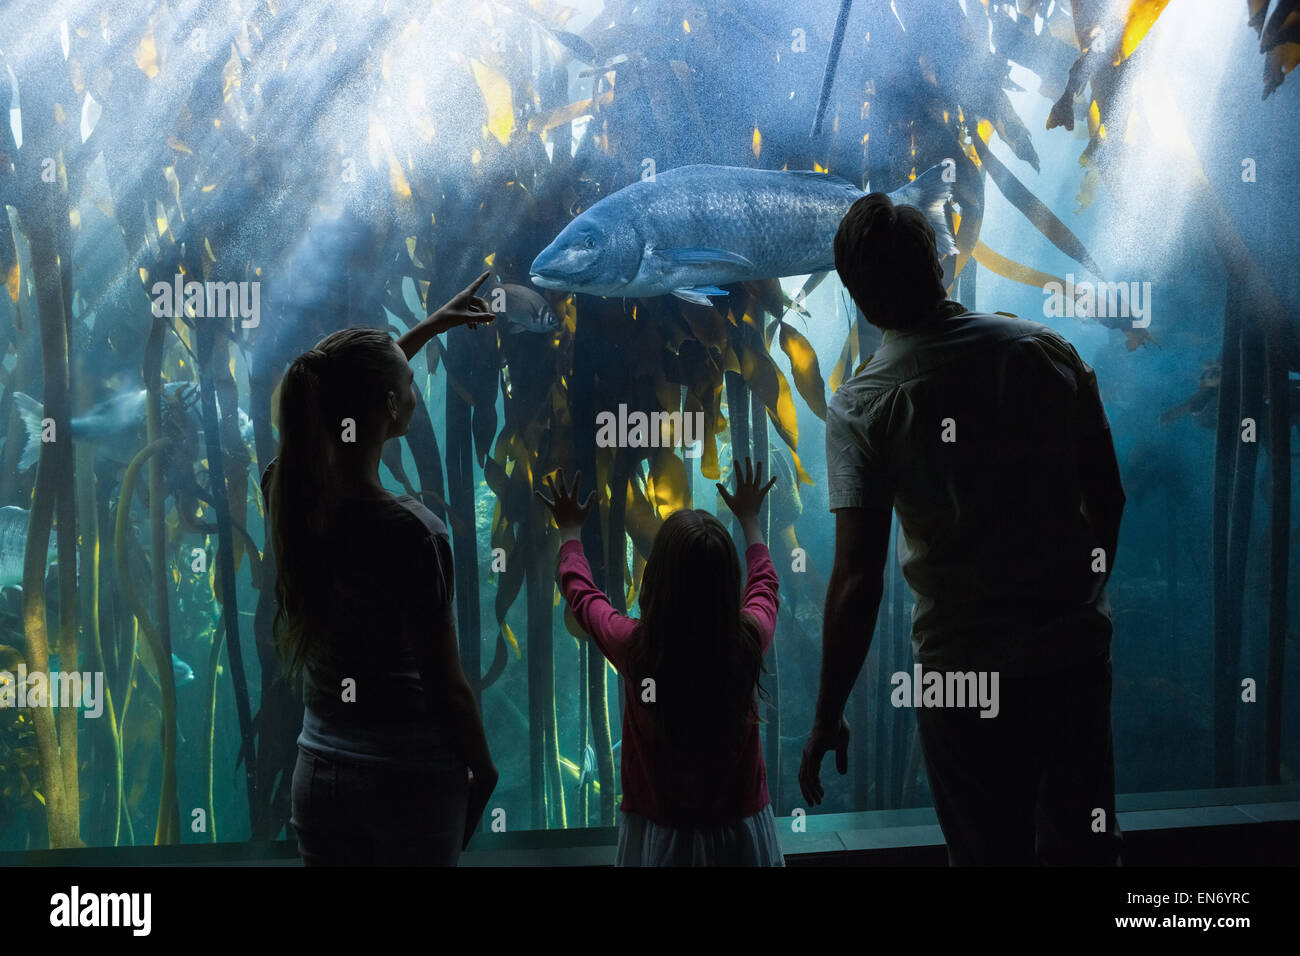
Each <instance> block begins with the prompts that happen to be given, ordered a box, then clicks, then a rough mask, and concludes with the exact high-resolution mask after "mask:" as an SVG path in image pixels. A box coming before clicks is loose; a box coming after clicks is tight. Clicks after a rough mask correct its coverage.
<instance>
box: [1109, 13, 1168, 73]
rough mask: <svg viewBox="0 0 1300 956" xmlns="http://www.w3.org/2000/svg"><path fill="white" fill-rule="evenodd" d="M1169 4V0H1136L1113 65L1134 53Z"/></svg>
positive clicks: (1117, 64) (1126, 22) (1118, 63)
mask: <svg viewBox="0 0 1300 956" xmlns="http://www.w3.org/2000/svg"><path fill="white" fill-rule="evenodd" d="M1168 5H1169V0H1134V2H1133V5H1132V6H1131V7H1129V8H1128V19H1127V20H1126V21H1125V22H1124V36H1123V39H1122V40H1120V45H1119V50H1118V51H1116V53H1115V60H1114V63H1113V64H1112V65H1113V66H1119V65H1120V63H1122V62H1123V61H1124V60H1127V59H1128V58H1129V57H1130V56H1132V55H1133V51H1134V50H1136V49H1137V47H1138V44H1139V43H1141V42H1142V38H1143V37H1144V36H1146V35H1147V31H1148V30H1150V29H1151V28H1152V27H1153V26H1155V23H1156V20H1157V19H1159V17H1160V14H1161V13H1163V12H1164V9H1165V7H1167V6H1168Z"/></svg>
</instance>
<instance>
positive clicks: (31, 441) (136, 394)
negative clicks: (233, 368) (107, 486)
mask: <svg viewBox="0 0 1300 956" xmlns="http://www.w3.org/2000/svg"><path fill="white" fill-rule="evenodd" d="M163 393H164V396H163V397H164V402H163V406H164V415H166V414H167V412H168V409H169V408H171V407H173V406H175V407H179V408H180V409H181V410H183V411H184V412H185V413H187V414H188V415H189V416H190V418H191V422H192V428H193V429H194V430H197V429H198V428H199V427H200V425H201V419H200V414H199V389H198V386H197V385H195V384H194V383H193V382H168V383H166V384H165V385H164V386H163ZM147 398H148V393H147V392H146V391H145V390H144V389H143V388H142V389H138V390H136V391H132V392H126V393H124V394H122V395H118V396H116V397H115V398H109V399H105V400H104V401H102V402H99V403H98V404H96V405H94V406H92V407H91V408H90V409H89V410H88V411H87V412H86V413H85V414H84V415H77V416H74V417H73V419H72V423H71V432H72V440H73V441H74V442H85V443H87V444H90V445H92V446H94V448H95V450H96V451H97V452H98V453H99V454H100V455H101V456H102V457H104V458H107V459H109V460H110V461H115V462H117V463H118V464H120V465H126V464H130V462H131V459H132V458H134V457H135V455H136V453H137V452H138V451H139V450H140V449H141V448H142V447H144V418H145V406H146V400H147ZM14 407H15V408H17V409H18V415H19V417H20V418H22V420H23V426H24V428H25V429H26V432H27V440H26V444H25V445H24V446H23V454H22V457H21V458H20V459H19V460H18V470H19V471H24V470H26V469H27V468H30V467H31V466H32V465H34V464H36V459H37V457H38V456H39V455H40V451H41V431H42V428H41V423H42V420H43V419H44V417H45V410H44V407H43V406H42V405H41V403H40V402H38V401H36V399H34V398H32V397H31V396H29V395H24V394H23V393H22V392H14ZM217 414H218V415H220V414H221V403H220V401H218V402H217ZM239 434H240V436H241V437H242V438H243V439H244V441H246V442H251V441H252V440H253V422H252V419H250V418H249V417H248V415H247V414H245V412H244V410H243V409H242V408H241V409H239ZM56 437H57V436H56Z"/></svg>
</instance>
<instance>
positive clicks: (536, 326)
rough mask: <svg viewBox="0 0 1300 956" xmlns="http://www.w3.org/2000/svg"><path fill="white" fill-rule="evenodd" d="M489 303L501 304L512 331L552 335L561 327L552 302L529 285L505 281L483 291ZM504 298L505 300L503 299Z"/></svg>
mask: <svg viewBox="0 0 1300 956" xmlns="http://www.w3.org/2000/svg"><path fill="white" fill-rule="evenodd" d="M482 297H483V298H484V299H485V300H486V301H487V302H488V303H489V305H496V304H498V303H499V304H501V305H502V306H503V308H502V309H501V313H502V314H503V315H505V317H506V318H507V319H508V320H509V322H510V331H511V332H512V333H513V332H537V333H541V334H547V335H551V334H554V333H555V332H558V331H559V329H560V320H559V317H557V316H556V314H555V310H554V309H552V308H551V303H549V302H547V301H546V299H545V298H543V297H542V296H541V295H539V294H538V293H537V292H535V291H534V290H532V289H530V288H528V287H527V286H523V285H517V284H516V283H513V282H504V283H500V284H498V285H496V286H495V287H493V288H492V289H489V290H488V291H487V292H485V293H483V295H482ZM502 299H504V302H502V301H501V300H502Z"/></svg>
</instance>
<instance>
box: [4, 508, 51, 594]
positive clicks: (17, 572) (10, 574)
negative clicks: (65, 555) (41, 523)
mask: <svg viewBox="0 0 1300 956" xmlns="http://www.w3.org/2000/svg"><path fill="white" fill-rule="evenodd" d="M30 517H31V516H30V515H29V514H28V511H27V509H26V508H19V507H18V506H17V505H6V506H5V507H3V508H0V588H8V587H13V586H14V585H21V584H22V583H23V558H24V556H25V555H26V553H27V525H28V521H29V520H30ZM54 559H55V549H54V534H53V532H51V534H50V546H49V548H48V549H47V550H46V552H45V563H46V565H47V566H48V565H50V564H53V563H54Z"/></svg>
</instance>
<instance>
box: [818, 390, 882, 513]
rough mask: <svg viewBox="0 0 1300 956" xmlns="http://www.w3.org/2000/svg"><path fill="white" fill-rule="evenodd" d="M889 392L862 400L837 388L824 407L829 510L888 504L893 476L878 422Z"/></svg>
mask: <svg viewBox="0 0 1300 956" xmlns="http://www.w3.org/2000/svg"><path fill="white" fill-rule="evenodd" d="M889 401H890V398H889V395H888V394H886V395H877V396H874V397H873V398H871V399H868V400H867V401H865V402H863V401H860V400H858V399H857V397H856V396H855V395H854V394H853V393H852V392H851V391H849V390H848V389H845V388H840V389H839V390H838V391H837V392H836V393H835V394H834V396H832V398H831V401H830V405H829V406H828V407H827V410H826V483H827V497H828V499H829V504H830V510H831V511H835V510H836V509H838V508H865V507H874V506H882V505H883V506H884V507H889V506H890V505H892V504H893V501H894V487H893V479H892V478H891V476H890V474H889V471H888V469H887V467H886V465H885V459H884V456H883V455H882V454H881V450H882V449H883V447H884V445H883V436H882V435H881V434H880V428H879V427H878V425H879V424H880V422H881V412H882V411H883V410H884V406H885V405H887V404H888V403H889Z"/></svg>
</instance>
